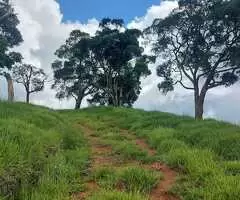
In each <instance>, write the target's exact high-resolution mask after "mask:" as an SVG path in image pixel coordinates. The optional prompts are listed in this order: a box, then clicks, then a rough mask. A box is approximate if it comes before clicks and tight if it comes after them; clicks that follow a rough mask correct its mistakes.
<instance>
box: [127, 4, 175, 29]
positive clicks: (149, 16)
mask: <svg viewBox="0 0 240 200" xmlns="http://www.w3.org/2000/svg"><path fill="white" fill-rule="evenodd" d="M177 5H178V3H177V1H161V3H160V5H153V6H151V7H150V8H149V9H148V10H147V13H146V15H145V16H144V17H136V18H135V19H134V20H133V21H132V22H130V23H129V24H128V27H129V28H137V29H140V30H143V29H144V28H146V27H148V26H150V25H151V24H152V22H153V20H154V19H156V18H160V19H162V18H165V17H167V16H168V15H169V13H170V12H171V11H172V10H173V9H174V8H176V7H177Z"/></svg>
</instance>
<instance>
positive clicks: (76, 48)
mask: <svg viewBox="0 0 240 200" xmlns="http://www.w3.org/2000/svg"><path fill="white" fill-rule="evenodd" d="M55 54H56V55H57V57H58V60H56V61H55V62H54V63H53V64H52V68H53V72H54V84H53V86H52V88H53V89H56V90H57V94H56V97H57V98H59V99H63V98H70V97H73V98H74V99H75V100H76V104H75V109H79V108H80V106H81V103H82V100H83V98H84V97H85V96H87V95H89V94H92V93H93V91H94V90H95V88H94V87H93V84H94V82H95V79H96V78H95V74H96V73H95V72H96V65H95V63H94V59H93V55H92V52H91V38H90V36H89V35H88V34H87V33H84V32H81V31H79V30H74V31H72V32H71V34H70V37H69V38H68V39H67V41H66V42H65V44H64V45H62V46H61V47H60V48H59V49H58V50H57V51H56V53H55Z"/></svg>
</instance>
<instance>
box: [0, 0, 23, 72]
mask: <svg viewBox="0 0 240 200" xmlns="http://www.w3.org/2000/svg"><path fill="white" fill-rule="evenodd" d="M18 24H19V20H18V18H17V15H16V14H15V12H14V10H13V8H12V6H11V5H10V3H9V0H2V1H1V2H0V29H1V32H0V68H2V69H3V68H6V69H11V67H12V66H13V65H14V64H15V63H16V62H20V61H21V55H20V54H19V53H16V52H11V51H10V49H11V48H12V47H14V46H16V45H19V44H20V43H21V42H22V41H23V40H22V36H21V33H20V31H19V30H18V29H17V25H18Z"/></svg>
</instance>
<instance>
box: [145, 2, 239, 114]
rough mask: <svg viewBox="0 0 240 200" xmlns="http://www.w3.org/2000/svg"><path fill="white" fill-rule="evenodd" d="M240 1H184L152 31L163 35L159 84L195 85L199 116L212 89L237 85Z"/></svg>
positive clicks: (166, 89) (158, 49)
mask: <svg viewBox="0 0 240 200" xmlns="http://www.w3.org/2000/svg"><path fill="white" fill-rule="evenodd" d="M239 11H240V4H239V1H235V0H231V1H224V0H211V1H207V0H204V1H202V0H195V1H189V0H180V1H179V6H178V8H176V9H175V10H173V11H172V12H171V14H170V15H169V16H168V17H166V18H165V19H156V20H155V21H154V22H153V24H152V26H151V27H149V28H148V29H147V30H146V32H147V33H150V34H152V33H154V34H156V35H157V41H156V42H155V43H154V48H153V50H154V51H155V53H156V54H158V55H159V56H160V57H161V58H163V62H162V63H161V64H160V65H159V66H158V68H157V74H158V76H160V77H162V78H164V81H163V82H161V83H160V84H159V89H160V90H161V91H162V92H163V93H167V92H169V91H172V90H173V89H174V85H176V84H180V85H181V86H182V87H184V88H185V89H189V90H193V91H194V97H195V117H196V118H200V119H201V118H202V114H203V104H204V100H205V96H206V93H207V91H208V90H210V89H212V88H215V87H219V86H226V87H228V86H231V85H232V84H234V83H235V82H236V81H237V80H238V73H239V69H240V60H239V58H240V56H239V55H240V20H239V19H240V15H239V13H240V12H239Z"/></svg>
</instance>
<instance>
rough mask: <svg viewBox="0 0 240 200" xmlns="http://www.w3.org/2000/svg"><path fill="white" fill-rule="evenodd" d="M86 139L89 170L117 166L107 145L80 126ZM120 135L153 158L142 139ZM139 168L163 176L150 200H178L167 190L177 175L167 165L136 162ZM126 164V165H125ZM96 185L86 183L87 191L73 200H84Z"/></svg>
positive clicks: (151, 150)
mask: <svg viewBox="0 0 240 200" xmlns="http://www.w3.org/2000/svg"><path fill="white" fill-rule="evenodd" d="M80 128H81V129H82V130H83V132H84V134H85V136H86V138H87V139H88V140H89V144H90V147H91V155H92V157H91V160H92V164H91V166H90V168H91V170H94V169H96V168H98V167H103V166H116V165H118V164H119V163H118V160H117V159H114V157H112V156H111V153H112V148H111V146H109V145H104V144H102V143H101V139H99V138H98V137H95V136H94V130H93V129H92V128H90V127H88V126H84V125H80ZM121 134H123V135H125V136H130V135H131V136H130V137H131V140H133V141H134V140H135V142H136V144H137V145H138V146H139V147H140V148H141V149H142V150H145V151H147V152H148V154H149V156H154V155H155V154H156V151H155V150H154V149H152V148H150V147H149V145H148V144H147V143H146V142H145V140H143V139H137V138H136V137H135V136H133V134H129V133H128V132H127V131H125V130H121ZM137 163H138V164H139V165H140V166H142V167H144V168H148V169H152V170H156V171H160V172H161V173H162V175H163V180H161V181H160V183H159V184H158V185H157V187H156V188H154V189H153V190H152V192H151V194H150V200H178V198H176V197H174V196H173V195H171V194H169V189H171V187H172V186H173V185H174V183H175V181H176V176H177V173H176V172H175V171H174V170H172V169H171V168H169V167H168V166H167V165H165V164H162V163H160V162H155V163H152V164H146V165H142V164H141V163H139V162H137ZM126 164H128V163H126ZM98 189H99V188H98V185H97V184H96V183H95V182H93V181H91V182H88V183H87V191H86V192H82V193H79V194H78V195H76V196H75V198H74V199H75V200H84V199H86V197H87V196H89V195H90V194H91V193H92V192H94V191H96V190H98Z"/></svg>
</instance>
